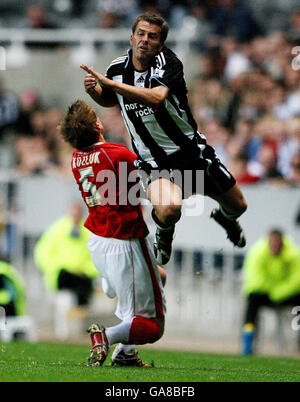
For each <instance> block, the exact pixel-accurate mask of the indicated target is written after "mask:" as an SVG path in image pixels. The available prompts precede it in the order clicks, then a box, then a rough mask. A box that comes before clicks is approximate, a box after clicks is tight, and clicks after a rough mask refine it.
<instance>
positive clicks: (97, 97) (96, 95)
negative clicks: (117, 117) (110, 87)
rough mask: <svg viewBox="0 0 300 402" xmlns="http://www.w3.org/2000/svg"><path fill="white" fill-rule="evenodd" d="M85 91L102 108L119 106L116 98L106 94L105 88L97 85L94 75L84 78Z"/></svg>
mask: <svg viewBox="0 0 300 402" xmlns="http://www.w3.org/2000/svg"><path fill="white" fill-rule="evenodd" d="M84 89H85V92H86V93H87V94H89V95H90V97H91V98H92V99H93V100H94V101H95V102H96V103H98V104H99V105H101V106H104V107H111V106H115V105H116V104H117V102H116V100H115V99H114V97H111V96H109V93H108V92H106V93H104V91H103V88H102V87H101V86H99V85H97V80H96V78H95V77H94V76H93V75H92V74H86V76H85V77H84Z"/></svg>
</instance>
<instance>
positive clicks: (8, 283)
mask: <svg viewBox="0 0 300 402" xmlns="http://www.w3.org/2000/svg"><path fill="white" fill-rule="evenodd" d="M0 306H1V307H4V309H5V314H6V316H7V317H11V316H19V315H23V314H25V307H26V303H25V286H24V283H23V280H22V279H21V277H20V276H19V274H18V273H17V271H16V270H15V268H14V267H13V266H12V265H11V264H8V263H7V262H4V261H0Z"/></svg>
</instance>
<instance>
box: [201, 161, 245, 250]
mask: <svg viewBox="0 0 300 402" xmlns="http://www.w3.org/2000/svg"><path fill="white" fill-rule="evenodd" d="M204 179H205V183H204V185H205V189H206V194H207V195H208V196H209V197H211V198H213V199H214V200H216V201H217V202H218V203H219V205H220V208H215V209H213V211H212V212H211V218H213V219H214V220H215V221H216V222H217V223H218V224H219V225H221V226H222V227H223V228H224V229H225V230H226V233H227V237H228V238H229V240H230V241H231V242H232V243H233V244H234V245H235V246H237V247H245V245H246V238H245V235H244V232H243V230H242V228H241V226H240V224H239V223H238V221H237V219H238V218H239V217H240V216H241V215H242V214H243V213H244V212H245V211H246V209H247V203H246V200H245V198H244V196H243V194H242V192H241V190H240V188H239V186H238V184H237V183H236V182H235V179H234V177H233V176H232V175H231V173H230V172H229V171H228V170H227V169H226V167H225V166H224V165H223V164H222V163H220V161H219V160H218V159H215V160H214V161H213V162H212V163H211V165H210V166H209V168H208V169H207V171H206V172H205V178H204Z"/></svg>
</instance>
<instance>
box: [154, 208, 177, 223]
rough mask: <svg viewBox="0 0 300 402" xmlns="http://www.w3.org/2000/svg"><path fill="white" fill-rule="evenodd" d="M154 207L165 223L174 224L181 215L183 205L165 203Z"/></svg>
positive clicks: (158, 216)
mask: <svg viewBox="0 0 300 402" xmlns="http://www.w3.org/2000/svg"><path fill="white" fill-rule="evenodd" d="M154 209H155V214H156V216H157V218H158V219H159V220H160V222H162V223H164V224H165V225H174V224H175V223H176V222H177V221H179V219H180V216H181V205H165V206H163V207H158V208H157V207H154Z"/></svg>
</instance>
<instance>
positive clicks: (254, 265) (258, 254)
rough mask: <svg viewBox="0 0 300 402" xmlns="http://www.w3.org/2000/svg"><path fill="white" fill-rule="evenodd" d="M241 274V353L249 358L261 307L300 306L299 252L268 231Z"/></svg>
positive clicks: (278, 232) (288, 240)
mask: <svg viewBox="0 0 300 402" xmlns="http://www.w3.org/2000/svg"><path fill="white" fill-rule="evenodd" d="M243 271H244V284H243V292H244V294H245V296H246V312H245V320H244V327H243V338H242V341H243V345H242V346H243V349H242V352H243V354H244V355H251V354H253V353H254V352H255V350H254V347H253V346H254V345H253V342H254V337H255V333H256V331H257V329H258V328H257V324H258V314H259V311H260V309H261V307H263V306H268V307H273V308H276V307H279V306H299V305H300V250H299V248H298V247H297V246H296V244H295V243H294V241H293V240H292V239H291V238H289V237H288V236H286V235H284V234H283V233H282V231H281V230H278V229H272V230H271V231H270V233H269V234H268V236H267V237H264V238H262V239H260V240H259V241H258V242H257V243H255V244H254V246H252V248H251V249H250V250H249V252H248V254H247V256H246V258H245V261H244V265H243Z"/></svg>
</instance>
